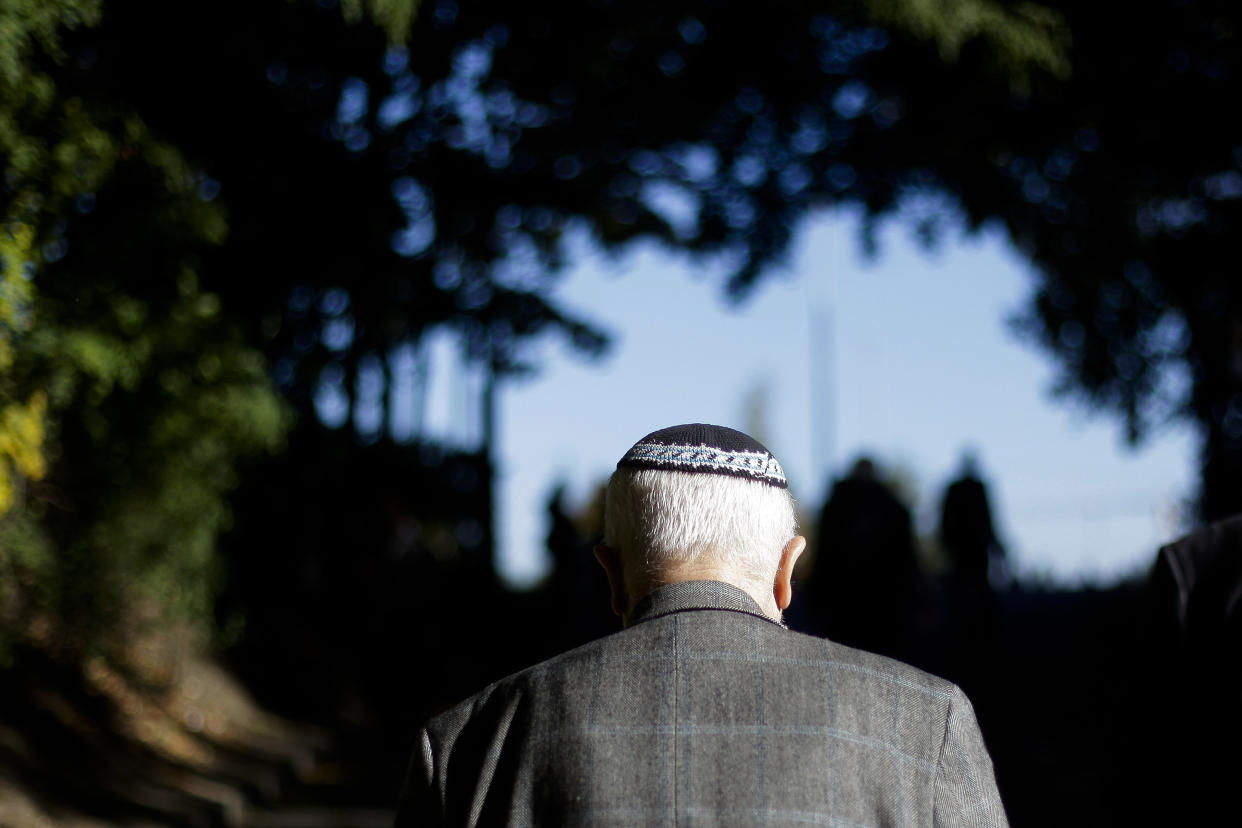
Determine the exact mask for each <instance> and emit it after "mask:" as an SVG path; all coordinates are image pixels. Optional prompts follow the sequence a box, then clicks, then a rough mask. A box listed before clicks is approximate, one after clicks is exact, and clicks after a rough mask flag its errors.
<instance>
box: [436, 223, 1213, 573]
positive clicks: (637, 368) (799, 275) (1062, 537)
mask: <svg viewBox="0 0 1242 828" xmlns="http://www.w3.org/2000/svg"><path fill="white" fill-rule="evenodd" d="M857 226H858V225H857V222H856V220H855V219H853V218H851V217H850V216H849V215H847V214H842V213H835V214H832V215H828V216H820V217H817V218H813V219H811V220H809V221H808V222H807V224H806V225H805V226H804V227H803V228H802V232H800V233H799V234H798V236H797V240H796V242H795V244H794V246H793V249H792V250H791V251H790V256H789V260H788V264H787V266H786V267H785V268H783V269H781V270H779V271H778V272H776V273H774V274H772V275H771V276H769V277H768V278H767V279H766V280H765V281H763V282H762V283H761V284H760V285H759V286H758V289H757V290H756V291H755V292H754V294H753V295H752V296H751V297H750V298H749V299H748V300H746V301H744V302H743V303H741V304H740V305H734V304H732V303H730V302H729V301H728V300H727V299H726V298H725V295H724V291H723V289H722V282H723V278H724V271H723V269H722V268H721V267H719V266H713V265H696V264H694V263H691V262H689V261H688V260H686V259H684V258H681V257H675V256H672V255H669V254H667V253H663V252H661V251H659V250H657V249H655V248H653V247H645V248H640V249H637V250H635V251H631V252H630V253H628V254H626V255H624V256H622V257H620V258H618V259H615V260H611V259H609V258H608V257H606V256H603V255H601V254H599V253H598V252H597V251H594V250H592V249H591V247H590V245H588V244H586V243H585V242H583V241H581V240H579V241H578V242H577V243H576V244H574V245H573V248H574V251H573V252H574V255H573V256H572V257H571V261H574V262H576V265H575V266H573V267H572V268H571V269H570V270H569V272H567V273H566V274H565V276H564V278H563V279H562V280H561V281H560V282H559V283H558V284H557V287H556V291H555V294H556V296H557V297H558V298H559V300H560V301H561V302H563V303H564V304H565V305H566V306H567V307H569V308H571V309H575V310H577V311H580V312H581V313H582V314H584V315H585V316H587V317H589V318H591V319H593V320H595V321H596V322H598V323H599V325H600V326H601V327H603V328H604V329H606V330H608V331H609V332H610V333H611V334H612V335H613V337H614V347H613V349H612V350H611V352H610V353H609V354H608V355H607V356H605V357H604V358H602V359H600V360H597V361H590V360H586V359H584V358H582V357H580V356H578V355H576V354H573V353H571V352H570V351H569V349H568V348H567V347H564V346H562V345H561V344H559V343H555V342H548V343H544V344H543V345H542V346H541V347H540V348H539V349H538V359H537V362H538V364H539V365H540V371H539V373H538V374H537V375H535V376H534V377H531V378H528V379H523V380H518V381H513V382H509V383H507V384H505V385H503V386H502V390H501V392H500V393H499V395H498V397H499V399H498V406H499V409H498V415H499V416H498V421H499V434H498V440H497V450H498V465H499V469H498V480H497V493H498V503H499V514H498V529H499V538H498V542H499V550H498V560H499V564H500V569H501V572H502V573H503V574H504V575H505V576H506V577H507V578H509V579H510V580H511V581H513V582H515V583H519V584H523V583H525V584H529V583H532V582H534V581H536V580H537V579H538V578H539V577H540V576H541V575H542V574H543V573H544V572H545V570H546V566H547V561H546V558H545V554H544V552H543V550H542V544H543V538H544V536H545V535H546V532H547V526H546V522H545V510H544V504H545V502H546V500H547V497H548V494H549V492H550V490H551V488H552V486H553V485H555V484H556V483H557V482H564V483H565V484H567V486H568V491H569V495H570V497H571V500H572V501H574V502H579V503H580V502H582V501H584V500H585V499H586V498H587V497H589V495H590V493H591V492H592V490H593V489H594V487H595V486H596V485H598V484H599V483H600V482H601V481H603V480H604V479H606V477H607V475H608V474H609V473H610V472H611V470H612V468H613V466H614V464H615V463H616V460H617V458H618V457H620V456H621V454H622V453H624V451H625V450H626V449H627V448H629V446H630V445H631V444H632V443H634V442H635V441H636V440H637V439H638V438H639V437H642V436H643V435H645V434H647V433H648V432H650V431H653V430H655V429H657V428H661V427H664V426H668V425H673V424H676V423H682V422H714V423H719V424H723V425H730V426H733V427H736V428H741V429H743V430H754V429H755V428H756V425H758V430H759V431H761V432H762V433H761V434H757V435H756V436H759V437H760V439H762V440H763V441H764V442H765V443H767V445H768V447H769V448H770V449H772V451H773V452H774V453H775V454H776V455H777V457H778V458H779V459H780V460H781V462H782V464H783V465H784V466H785V468H786V471H787V473H788V475H789V477H790V481H791V488H792V490H793V492H794V495H795V497H797V498H798V500H799V501H800V502H801V503H802V504H803V505H804V506H805V507H806V509H807V511H808V513H810V514H813V513H814V512H815V511H817V510H818V507H819V505H820V504H821V503H822V499H823V497H824V494H825V492H826V487H827V485H828V483H829V480H830V478H831V476H835V475H839V474H842V473H844V471H845V470H847V469H848V467H849V465H850V464H851V463H852V461H853V460H854V459H855V458H857V457H858V456H859V455H860V454H863V453H866V454H868V455H870V456H872V457H874V458H875V459H876V460H877V461H878V462H879V463H880V465H881V467H882V468H883V469H885V470H887V471H890V472H896V473H899V474H900V476H901V477H902V478H903V479H904V480H905V481H907V490H908V494H909V496H910V497H911V499H913V500H914V501H915V502H913V503H912V504H911V505H912V507H913V508H914V510H915V513H916V518H917V519H918V520H919V522H920V525H921V526H922V527H923V528H924V529H930V528H931V527H933V526H934V513H935V509H936V507H937V504H938V501H939V497H940V492H941V491H942V489H943V487H944V485H945V484H946V483H947V482H948V481H949V480H950V479H951V478H952V477H953V476H954V474H955V473H956V471H957V470H958V468H959V466H960V458H961V456H962V453H963V451H964V450H966V449H967V448H971V449H973V450H974V452H975V453H976V454H977V456H978V458H979V461H980V466H981V469H982V471H983V474H984V477H985V478H986V480H987V482H988V483H989V484H990V487H991V494H992V499H993V508H994V511H995V512H996V515H995V518H996V521H997V523H998V526H999V529H1000V531H1001V532H1002V533H1003V536H1004V539H1005V541H1006V542H1007V546H1008V548H1009V556H1010V561H1011V564H1012V567H1013V569H1014V571H1015V572H1016V573H1017V574H1018V575H1019V576H1021V577H1024V578H1045V579H1052V580H1054V581H1058V582H1062V583H1066V584H1077V583H1083V582H1096V583H1106V582H1108V581H1110V580H1113V579H1115V578H1116V577H1119V576H1120V575H1124V574H1127V573H1129V572H1132V571H1134V570H1135V569H1136V568H1137V567H1140V566H1143V565H1145V564H1146V563H1147V562H1149V561H1150V560H1151V557H1152V556H1153V555H1154V553H1155V550H1156V547H1157V546H1158V545H1159V544H1160V543H1163V542H1164V541H1166V540H1168V539H1170V538H1171V537H1173V536H1175V535H1176V534H1178V533H1179V532H1180V531H1181V529H1182V527H1183V523H1182V521H1183V520H1184V517H1183V516H1184V515H1185V511H1186V510H1185V502H1186V500H1187V498H1188V497H1190V496H1191V495H1192V493H1193V486H1194V454H1195V446H1196V443H1195V440H1194V436H1193V434H1192V433H1191V431H1190V430H1189V429H1188V428H1187V427H1185V426H1171V427H1166V428H1164V429H1162V430H1161V431H1159V432H1157V433H1156V434H1155V435H1153V437H1152V439H1150V440H1149V441H1148V442H1147V443H1145V444H1144V445H1143V446H1141V447H1140V448H1139V449H1137V450H1134V449H1130V448H1128V447H1126V446H1125V445H1124V443H1123V440H1122V438H1121V430H1120V428H1119V427H1118V426H1117V424H1116V422H1115V421H1114V420H1113V419H1111V418H1107V417H1105V416H1103V415H1100V414H1097V413H1092V412H1089V411H1087V410H1085V409H1084V408H1082V407H1081V406H1080V405H1078V404H1075V403H1072V402H1069V401H1066V400H1054V399H1053V398H1052V397H1051V395H1050V388H1051V385H1052V382H1053V378H1054V370H1053V369H1054V366H1053V365H1052V363H1051V360H1050V359H1049V358H1048V357H1047V356H1045V355H1044V354H1043V353H1042V352H1041V351H1039V350H1038V349H1037V348H1035V347H1034V346H1033V345H1031V344H1029V343H1024V342H1020V341H1018V340H1017V338H1016V337H1015V336H1014V334H1013V333H1012V332H1011V330H1010V328H1009V327H1008V325H1007V324H1006V320H1007V319H1008V318H1009V317H1011V316H1012V315H1013V314H1014V312H1016V311H1017V310H1018V309H1019V308H1020V307H1022V305H1023V303H1024V300H1025V298H1026V297H1027V296H1028V294H1029V292H1030V290H1031V288H1032V286H1033V284H1034V278H1033V276H1032V274H1031V272H1030V269H1029V266H1028V265H1026V264H1025V263H1024V262H1023V261H1022V260H1021V258H1020V257H1019V256H1018V255H1017V254H1016V253H1015V252H1014V251H1012V250H1011V249H1010V248H1009V246H1008V245H1007V243H1006V241H1005V240H1004V238H1003V236H1002V235H1001V234H1000V233H995V232H994V233H983V234H981V235H978V236H974V237H967V238H958V239H949V240H947V241H946V243H945V244H944V246H943V247H942V248H941V249H940V250H939V251H937V252H934V253H928V252H927V251H925V250H922V249H921V248H919V247H918V246H917V245H915V244H914V243H913V241H912V240H911V238H910V237H909V234H908V232H907V231H906V230H905V229H904V228H903V227H902V226H901V225H899V224H898V225H890V226H888V227H886V228H885V229H884V230H883V231H882V232H881V234H880V242H881V248H880V249H881V252H880V255H879V257H878V258H877V259H874V260H866V259H864V257H863V256H862V254H861V251H860V248H859V244H858V242H857ZM825 320H830V324H829V325H828V326H826V325H825ZM826 331H827V332H828V333H825V332H826ZM825 368H827V370H825ZM824 377H829V378H830V381H829V382H824V381H823V378H824ZM459 410H460V409H459ZM755 410H758V411H760V412H761V416H760V417H759V420H758V423H756V420H755V415H754V413H753V412H754V411H755ZM748 412H749V413H748ZM436 416H437V415H436V413H435V406H434V403H433V406H432V410H431V411H429V418H430V419H432V420H434V419H435V418H436ZM429 425H433V423H429Z"/></svg>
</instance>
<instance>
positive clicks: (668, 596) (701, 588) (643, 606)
mask: <svg viewBox="0 0 1242 828" xmlns="http://www.w3.org/2000/svg"><path fill="white" fill-rule="evenodd" d="M694 610H725V611H728V612H741V613H745V614H747V615H754V616H756V617H758V618H762V619H763V620H764V621H767V622H768V623H771V624H777V626H781V625H780V624H779V623H778V622H777V621H775V620H773V619H772V618H770V617H769V616H768V615H767V614H766V613H765V612H764V611H763V610H762V609H760V608H759V605H758V604H757V603H755V599H754V598H751V597H750V596H749V595H747V594H746V593H745V592H743V591H742V590H740V589H738V588H737V587H735V586H733V585H732V584H726V583H724V582H723V581H679V582H678V583H675V584H668V585H666V586H662V587H656V588H655V589H653V590H652V591H651V592H649V593H647V594H646V595H645V596H643V598H642V600H640V601H639V602H638V606H636V607H634V611H633V612H631V613H630V619H629V622H628V623H627V624H626V626H627V627H632V626H634V625H635V624H641V623H642V622H644V621H650V620H651V619H653V618H659V617H660V616H662V615H671V614H673V613H675V612H690V611H694Z"/></svg>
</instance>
